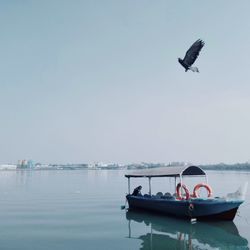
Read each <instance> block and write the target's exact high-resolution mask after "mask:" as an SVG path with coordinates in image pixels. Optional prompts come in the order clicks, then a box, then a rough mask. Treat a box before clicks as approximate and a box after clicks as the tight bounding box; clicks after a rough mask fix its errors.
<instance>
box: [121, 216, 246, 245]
mask: <svg viewBox="0 0 250 250" xmlns="http://www.w3.org/2000/svg"><path fill="white" fill-rule="evenodd" d="M126 218H127V220H128V221H129V238H136V239H140V240H142V244H141V248H140V249H141V250H163V249H164V250H165V249H249V248H248V241H247V240H246V239H245V238H243V237H241V236H240V234H239V232H238V229H237V227H236V225H235V224H234V223H233V222H232V221H220V222H197V223H195V224H192V223H190V222H188V221H185V220H179V219H176V218H171V217H164V219H163V217H161V216H158V215H154V214H150V213H139V212H134V211H127V213H126ZM131 222H132V223H131ZM133 222H138V223H145V225H146V226H147V227H148V229H149V230H148V231H149V232H148V233H146V234H144V235H140V236H139V237H134V235H132V233H133Z"/></svg>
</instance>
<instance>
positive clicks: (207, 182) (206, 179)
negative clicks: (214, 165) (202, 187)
mask: <svg viewBox="0 0 250 250" xmlns="http://www.w3.org/2000/svg"><path fill="white" fill-rule="evenodd" d="M205 177H206V183H207V184H208V178H207V175H205Z"/></svg>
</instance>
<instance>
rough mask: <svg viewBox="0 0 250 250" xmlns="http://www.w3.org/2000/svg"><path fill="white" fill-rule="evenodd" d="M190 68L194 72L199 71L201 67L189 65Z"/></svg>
mask: <svg viewBox="0 0 250 250" xmlns="http://www.w3.org/2000/svg"><path fill="white" fill-rule="evenodd" d="M189 69H190V70H192V71H193V72H197V73H199V69H198V68H197V67H189Z"/></svg>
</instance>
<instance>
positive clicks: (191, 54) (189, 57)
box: [183, 39, 205, 66]
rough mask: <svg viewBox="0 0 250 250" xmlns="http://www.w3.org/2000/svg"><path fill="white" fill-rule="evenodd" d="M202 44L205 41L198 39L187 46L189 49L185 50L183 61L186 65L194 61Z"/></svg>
mask: <svg viewBox="0 0 250 250" xmlns="http://www.w3.org/2000/svg"><path fill="white" fill-rule="evenodd" d="M204 44H205V43H204V42H203V41H202V40H200V39H199V40H197V41H196V42H194V43H193V45H192V46H191V47H190V48H189V50H188V51H187V52H186V55H185V57H184V59H183V62H184V63H185V64H186V65H188V66H191V65H192V64H193V63H194V62H195V60H196V58H197V57H198V55H199V53H200V51H201V49H202V47H203V46H204Z"/></svg>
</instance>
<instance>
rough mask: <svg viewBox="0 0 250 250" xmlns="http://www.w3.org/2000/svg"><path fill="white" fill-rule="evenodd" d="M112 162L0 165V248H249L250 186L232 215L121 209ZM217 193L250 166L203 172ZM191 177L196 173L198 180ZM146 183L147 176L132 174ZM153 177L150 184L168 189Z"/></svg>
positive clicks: (246, 176)
mask: <svg viewBox="0 0 250 250" xmlns="http://www.w3.org/2000/svg"><path fill="white" fill-rule="evenodd" d="M124 173H125V172H124V171H118V170H114V171H113V170H107V171H106V170H99V171H98V170H83V171H79V170H75V171H74V170H72V171H71V170H70V171H68V170H67V171H66V170H62V171H17V172H15V171H5V172H4V171H3V172H0V190H1V193H0V249H12V250H13V249H19V250H22V249H25V250H27V249H32V250H34V249H35V250H42V249H43V250H44V249H53V250H57V249H60V250H64V249H67V250H70V249H73V250H74V249H86V250H93V249H98V250H99V249H100V250H102V249H103V250H119V249H126V250H128V249H130V250H133V249H134V250H137V249H143V250H146V249H148V250H163V249H164V250H166V249H248V248H249V246H250V187H249V190H248V192H247V197H246V202H245V204H243V205H242V206H241V207H240V209H239V215H237V216H236V218H235V220H234V222H229V223H225V222H219V223H204V222H197V223H194V224H192V223H190V222H188V221H183V220H178V219H173V218H170V217H162V216H156V215H153V214H146V213H145V214H143V213H132V212H127V211H126V210H121V209H120V206H121V205H124V203H125V198H124V197H125V194H126V192H127V180H126V179H125V178H124ZM208 177H209V183H210V185H211V186H212V187H213V190H214V193H215V195H225V194H226V193H229V192H233V191H235V190H236V189H237V188H238V187H239V186H240V185H241V184H242V183H244V182H245V181H249V180H250V173H243V172H212V171H209V172H208ZM196 182H197V183H198V182H200V180H197V181H196ZM138 184H141V185H142V186H143V191H144V192H145V193H146V192H147V191H148V185H147V182H146V180H145V181H143V180H138V179H136V180H134V181H132V183H131V185H132V187H134V186H136V185H138ZM173 184H174V183H173V182H172V181H171V180H169V179H157V180H156V179H154V180H153V181H152V188H153V192H157V191H163V192H165V191H169V189H170V191H171V192H172V191H173V188H172V190H171V186H172V185H173Z"/></svg>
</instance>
